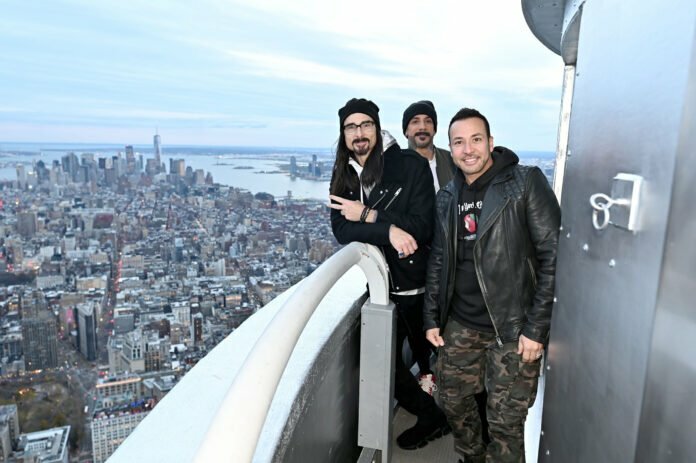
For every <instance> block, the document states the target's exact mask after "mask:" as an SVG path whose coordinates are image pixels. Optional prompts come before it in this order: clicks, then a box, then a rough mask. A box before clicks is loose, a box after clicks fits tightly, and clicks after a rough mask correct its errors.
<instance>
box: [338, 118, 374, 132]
mask: <svg viewBox="0 0 696 463" xmlns="http://www.w3.org/2000/svg"><path fill="white" fill-rule="evenodd" d="M374 128H375V123H374V121H364V122H361V123H360V124H346V125H344V126H343V130H345V131H346V133H347V134H348V135H352V134H354V133H355V132H357V131H358V129H360V130H361V131H362V132H371V131H372V130H374Z"/></svg>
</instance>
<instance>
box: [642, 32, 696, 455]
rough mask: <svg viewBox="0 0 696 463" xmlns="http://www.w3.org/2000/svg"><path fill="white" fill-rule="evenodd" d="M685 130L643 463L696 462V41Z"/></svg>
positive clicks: (657, 318)
mask: <svg viewBox="0 0 696 463" xmlns="http://www.w3.org/2000/svg"><path fill="white" fill-rule="evenodd" d="M692 34H694V32H693V21H692ZM685 46H688V43H686V44H685ZM680 132H681V133H680V139H679V145H678V146H677V159H676V168H675V175H674V183H673V185H672V187H673V188H672V204H671V207H670V212H669V221H668V223H667V240H666V242H665V246H664V248H665V255H664V260H663V264H662V277H661V279H660V288H659V291H658V297H657V311H656V315H655V323H654V330H653V338H652V346H651V352H650V360H649V365H648V374H647V381H646V384H645V386H646V389H645V397H644V399H643V411H642V415H641V420H640V429H639V434H638V449H637V452H636V461H637V462H646V463H647V462H662V461H664V462H670V463H671V462H692V461H694V460H696V438H694V436H695V435H696V403H695V402H694V393H695V392H696V246H694V238H695V237H696V213H695V209H694V198H696V182H695V181H694V178H695V177H696V156H694V147H696V37H694V38H692V40H691V66H690V71H689V79H688V84H687V89H686V92H685V93H684V110H683V112H682V125H681V130H680Z"/></svg>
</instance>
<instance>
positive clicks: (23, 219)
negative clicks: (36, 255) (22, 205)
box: [17, 211, 39, 238]
mask: <svg viewBox="0 0 696 463" xmlns="http://www.w3.org/2000/svg"><path fill="white" fill-rule="evenodd" d="M38 228H39V224H38V222H37V220H36V212H33V211H25V212H20V213H19V214H17V233H19V234H20V235H22V237H23V238H31V237H32V236H34V235H35V234H36V230H37V229H38Z"/></svg>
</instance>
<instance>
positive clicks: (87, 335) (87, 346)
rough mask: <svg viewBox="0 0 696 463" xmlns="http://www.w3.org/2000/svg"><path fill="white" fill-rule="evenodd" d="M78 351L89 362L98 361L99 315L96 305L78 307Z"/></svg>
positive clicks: (80, 305) (87, 304)
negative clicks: (95, 308)
mask: <svg viewBox="0 0 696 463" xmlns="http://www.w3.org/2000/svg"><path fill="white" fill-rule="evenodd" d="M76 315H77V317H76V319H75V321H76V322H77V349H78V350H79V351H80V352H81V353H82V355H83V356H84V357H85V358H86V359H87V360H90V361H91V360H96V359H97V353H98V351H97V315H96V313H95V310H94V304H93V303H91V302H89V303H85V304H78V305H77V314H76Z"/></svg>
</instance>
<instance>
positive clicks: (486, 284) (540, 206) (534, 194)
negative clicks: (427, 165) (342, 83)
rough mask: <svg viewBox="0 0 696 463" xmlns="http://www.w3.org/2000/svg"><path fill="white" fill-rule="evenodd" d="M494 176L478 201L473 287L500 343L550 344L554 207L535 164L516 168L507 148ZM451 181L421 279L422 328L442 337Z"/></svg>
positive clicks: (441, 196)
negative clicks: (437, 330)
mask: <svg viewBox="0 0 696 463" xmlns="http://www.w3.org/2000/svg"><path fill="white" fill-rule="evenodd" d="M493 160H494V164H493V165H494V166H495V165H496V164H498V166H501V167H500V168H499V169H496V171H497V173H495V174H494V176H493V178H492V179H490V181H489V183H488V187H487V189H486V192H485V194H484V196H483V205H482V209H481V214H480V218H479V219H478V225H477V231H476V239H475V240H474V245H473V250H472V254H473V262H474V269H475V276H476V279H477V283H478V287H479V288H480V290H481V295H482V296H483V302H484V303H485V308H486V309H487V310H488V314H489V316H490V318H491V321H492V327H493V331H494V332H495V334H496V338H497V339H498V342H499V343H503V342H512V341H517V339H518V338H519V336H520V334H524V335H525V336H526V337H527V338H529V339H531V340H533V341H537V342H541V343H546V342H548V334H549V326H550V321H551V308H552V305H553V292H554V282H555V279H554V275H555V271H556V248H557V245H558V233H559V230H558V229H559V226H560V208H559V206H558V202H557V200H556V197H555V195H554V193H553V190H552V189H551V187H550V185H549V182H548V181H547V180H546V177H545V176H544V174H543V173H542V172H541V170H540V169H539V168H538V167H529V166H521V165H519V164H518V161H519V159H518V158H517V156H516V155H515V153H513V152H512V151H510V150H508V149H507V148H503V147H496V148H495V149H494V151H493ZM461 187H462V182H461V181H460V182H457V181H456V178H455V180H453V181H452V182H450V183H449V184H447V186H446V187H445V188H443V189H441V190H440V191H439V192H438V195H437V200H436V219H435V235H434V238H433V243H432V249H431V253H430V258H429V261H428V270H427V275H426V291H425V305H424V308H423V318H424V329H426V330H427V329H430V328H440V334H442V333H443V332H444V329H445V327H446V325H447V320H448V317H449V316H450V315H451V311H452V302H453V295H454V291H455V284H456V267H457V265H456V262H457V258H456V256H457V253H458V249H457V247H458V240H457V237H458V234H459V226H460V225H461V223H460V220H458V200H459V198H460V193H461Z"/></svg>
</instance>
